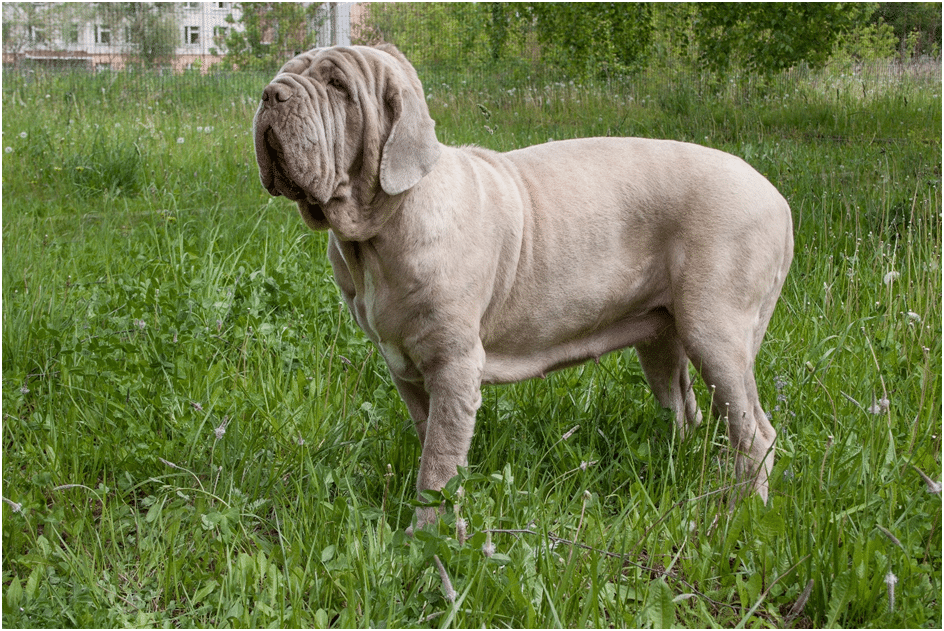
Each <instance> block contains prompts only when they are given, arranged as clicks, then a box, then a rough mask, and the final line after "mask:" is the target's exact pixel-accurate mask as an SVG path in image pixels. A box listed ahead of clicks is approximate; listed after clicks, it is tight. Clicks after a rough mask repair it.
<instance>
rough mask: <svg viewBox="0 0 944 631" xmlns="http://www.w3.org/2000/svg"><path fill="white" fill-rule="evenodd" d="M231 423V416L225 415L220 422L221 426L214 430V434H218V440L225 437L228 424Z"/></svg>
mask: <svg viewBox="0 0 944 631" xmlns="http://www.w3.org/2000/svg"><path fill="white" fill-rule="evenodd" d="M227 425H229V417H228V416H224V417H223V422H222V423H220V426H219V427H217V428H216V429H214V430H213V435H214V436H216V439H217V440H220V439H221V438H223V436H225V435H226V426H227Z"/></svg>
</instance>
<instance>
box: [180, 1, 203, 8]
mask: <svg viewBox="0 0 944 631" xmlns="http://www.w3.org/2000/svg"><path fill="white" fill-rule="evenodd" d="M184 6H186V7H187V8H188V9H199V8H200V3H199V2H184Z"/></svg>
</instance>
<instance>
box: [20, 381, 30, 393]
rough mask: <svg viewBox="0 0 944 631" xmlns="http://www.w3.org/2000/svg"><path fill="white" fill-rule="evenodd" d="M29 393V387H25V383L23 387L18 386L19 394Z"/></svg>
mask: <svg viewBox="0 0 944 631" xmlns="http://www.w3.org/2000/svg"><path fill="white" fill-rule="evenodd" d="M29 393H30V389H29V388H27V387H26V384H25V383H24V384H23V387H22V388H20V394H29Z"/></svg>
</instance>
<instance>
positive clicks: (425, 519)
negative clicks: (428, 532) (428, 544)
mask: <svg viewBox="0 0 944 631" xmlns="http://www.w3.org/2000/svg"><path fill="white" fill-rule="evenodd" d="M437 519H439V511H438V510H437V509H435V508H417V509H416V522H415V524H416V525H415V526H410V527H409V528H407V529H406V531H405V532H406V536H407V537H413V533H414V532H415V531H416V530H422V529H423V527H424V526H427V525H428V524H435V523H436V520H437Z"/></svg>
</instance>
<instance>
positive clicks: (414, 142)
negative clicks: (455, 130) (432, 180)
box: [380, 45, 439, 195]
mask: <svg viewBox="0 0 944 631" xmlns="http://www.w3.org/2000/svg"><path fill="white" fill-rule="evenodd" d="M380 50H382V51H383V52H385V53H387V54H389V55H391V56H392V57H394V58H395V59H396V60H397V61H398V62H399V67H400V68H399V69H400V71H401V72H397V73H395V74H394V75H393V77H391V79H390V80H389V81H388V82H387V86H386V93H385V94H384V100H385V101H386V103H387V106H388V107H389V108H390V110H391V111H392V112H393V123H392V124H391V127H390V135H389V136H387V142H386V143H384V147H383V154H382V156H381V159H380V187H381V188H382V189H383V191H384V192H385V193H386V194H387V195H399V194H400V193H402V192H404V191H406V190H409V189H410V188H412V187H413V186H415V185H416V183H417V182H419V181H420V180H421V179H422V178H423V176H424V175H426V174H427V173H429V172H430V171H432V170H433V167H434V166H435V165H436V161H437V160H439V141H438V140H437V139H436V123H435V122H434V121H433V119H432V118H431V117H430V115H429V108H428V107H427V106H426V99H425V98H424V96H423V86H422V84H421V83H420V80H419V77H418V76H417V74H416V70H415V69H414V68H413V66H412V65H411V64H410V62H409V61H407V59H406V58H405V57H404V56H403V54H402V53H401V52H400V51H399V50H397V49H396V48H395V47H393V46H389V45H387V46H382V47H381V48H380ZM394 77H397V79H399V78H401V77H402V79H404V80H397V79H395V78H394Z"/></svg>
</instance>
